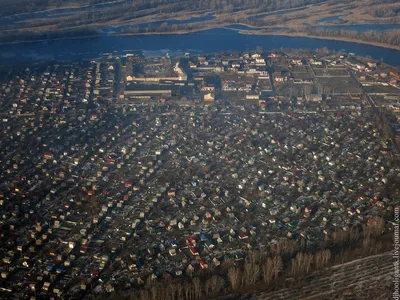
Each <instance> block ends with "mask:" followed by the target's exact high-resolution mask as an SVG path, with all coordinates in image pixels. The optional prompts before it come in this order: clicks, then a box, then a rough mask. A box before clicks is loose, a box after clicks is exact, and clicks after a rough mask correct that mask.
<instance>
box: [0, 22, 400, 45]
mask: <svg viewBox="0 0 400 300" xmlns="http://www.w3.org/2000/svg"><path fill="white" fill-rule="evenodd" d="M231 25H243V26H246V27H248V28H249V30H246V29H232V30H234V31H237V32H239V34H247V35H265V36H267V35H281V36H289V37H303V38H310V39H321V40H334V41H343V42H349V43H358V44H365V45H371V46H376V47H381V48H387V49H393V50H397V51H400V46H395V45H390V44H383V43H380V42H370V41H363V40H357V39H352V38H346V37H330V36H314V35H309V34H307V33H304V32H294V33H292V32H285V31H265V30H263V28H261V27H254V26H251V25H250V26H249V25H246V24H243V23H228V24H219V25H218V26H212V27H206V28H199V29H193V30H181V31H170V32H142V33H133V32H132V33H129V32H128V33H116V34H110V35H107V36H140V35H177V34H190V33H195V32H201V31H206V30H210V29H217V28H225V29H228V30H230V29H229V28H226V27H228V26H231ZM251 28H259V30H257V31H256V30H251ZM102 36H103V35H101V34H96V35H85V36H77V37H65V38H56V39H41V40H34V41H15V42H7V43H1V42H0V46H3V45H17V44H27V43H29V44H31V43H41V42H51V41H57V40H73V39H84V38H99V37H102Z"/></svg>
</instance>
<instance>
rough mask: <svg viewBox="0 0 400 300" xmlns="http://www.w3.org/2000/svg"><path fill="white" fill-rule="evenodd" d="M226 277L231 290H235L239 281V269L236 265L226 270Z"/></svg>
mask: <svg viewBox="0 0 400 300" xmlns="http://www.w3.org/2000/svg"><path fill="white" fill-rule="evenodd" d="M228 279H229V282H230V283H231V287H232V290H234V291H236V290H237V289H238V288H239V283H240V270H239V269H238V268H236V267H231V268H229V270H228Z"/></svg>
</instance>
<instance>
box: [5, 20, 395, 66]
mask: <svg viewBox="0 0 400 300" xmlns="http://www.w3.org/2000/svg"><path fill="white" fill-rule="evenodd" d="M257 46H262V47H263V48H264V50H266V51H269V50H274V49H280V48H281V47H282V48H307V49H317V48H322V47H327V48H328V49H330V50H335V51H339V50H344V51H346V52H353V53H356V55H360V56H371V57H372V58H374V59H377V60H379V59H381V58H382V59H383V60H384V62H386V63H388V64H391V65H397V66H400V51H397V50H393V49H389V48H382V47H377V46H372V45H366V44H360V43H354V42H344V41H333V40H324V39H314V38H306V37H289V36H279V35H246V34H240V33H239V32H238V31H237V30H232V29H224V28H214V29H210V30H204V31H200V32H193V33H187V34H164V35H137V36H110V35H108V36H107V35H105V36H100V37H95V38H82V39H69V40H54V41H45V42H34V43H23V44H9V45H0V60H1V61H0V65H3V66H5V65H13V64H16V63H32V62H38V61H43V60H59V61H71V60H76V59H92V58H95V57H98V56H99V55H101V54H103V53H108V52H113V53H121V54H123V53H129V52H131V53H132V52H138V51H141V50H143V52H144V54H145V55H158V54H164V53H166V52H168V53H170V54H171V55H174V54H182V53H185V52H191V53H212V52H220V51H229V50H231V51H235V50H236V51H242V50H246V49H255V48H256V47H257Z"/></svg>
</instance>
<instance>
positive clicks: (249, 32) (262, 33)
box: [239, 30, 400, 51]
mask: <svg viewBox="0 0 400 300" xmlns="http://www.w3.org/2000/svg"><path fill="white" fill-rule="evenodd" d="M260 31H261V32H260ZM260 31H252V30H241V31H239V33H240V34H249V35H283V36H291V37H306V38H312V39H321V40H333V41H342V42H349V43H358V44H365V45H371V46H376V47H381V48H387V49H393V50H398V51H400V46H395V45H390V44H383V43H380V42H372V41H371V42H370V41H363V40H357V39H352V38H346V37H343V38H338V37H330V36H318V35H309V34H307V33H302V32H294V33H291V32H284V31H283V32H281V31H271V32H262V30H260Z"/></svg>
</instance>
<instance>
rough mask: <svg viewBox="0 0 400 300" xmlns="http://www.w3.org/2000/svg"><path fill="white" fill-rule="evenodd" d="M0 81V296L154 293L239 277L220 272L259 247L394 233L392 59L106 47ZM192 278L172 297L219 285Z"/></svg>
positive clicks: (397, 142)
mask: <svg viewBox="0 0 400 300" xmlns="http://www.w3.org/2000/svg"><path fill="white" fill-rule="evenodd" d="M0 85H1V89H0V130H1V135H0V145H1V147H0V162H1V164H0V228H1V230H0V245H1V246H0V274H1V278H0V298H1V299H3V298H4V299H32V300H33V299H95V298H99V297H100V298H103V299H111V295H115V293H116V292H121V291H125V292H126V293H128V292H129V293H130V292H132V293H134V292H135V291H140V294H138V295H139V296H138V298H137V299H164V298H161V297H156V296H154V294H152V293H153V291H152V290H151V287H152V284H153V285H154V284H155V283H156V282H161V281H167V282H177V281H187V280H192V279H193V278H204V277H205V274H208V276H211V275H215V276H216V277H212V278H222V279H223V280H225V279H224V278H229V279H227V280H226V281H225V283H223V284H222V285H224V284H227V285H229V288H232V289H235V288H237V286H235V284H234V281H233V280H232V276H231V273H229V274H228V273H224V271H223V270H224V269H228V267H230V266H232V265H240V264H242V263H244V262H246V261H247V256H248V253H249V251H252V250H254V249H258V250H259V251H261V252H265V253H267V252H268V253H270V252H269V251H270V249H276V248H277V247H278V246H277V245H282V241H286V242H285V243H287V241H289V242H292V243H294V244H300V243H302V245H303V246H304V245H306V246H305V247H308V248H309V249H317V248H318V247H320V245H321V243H323V242H324V241H326V240H328V239H329V238H330V237H331V236H332V235H335V234H336V233H337V232H351V230H352V228H355V227H357V226H358V227H360V228H361V227H362V228H366V227H368V226H372V225H370V224H372V223H378V222H383V224H382V230H381V232H388V231H390V230H392V228H391V221H390V220H391V217H392V216H393V210H394V208H395V205H396V203H397V202H398V201H399V200H398V199H399V197H400V184H399V182H400V164H399V151H400V125H399V124H400V123H399V121H400V68H396V67H393V66H390V65H387V64H385V63H383V62H381V61H374V60H372V59H370V58H364V57H358V56H356V55H355V54H352V53H344V52H343V53H329V52H328V51H326V50H324V49H321V50H319V51H317V52H310V51H306V50H287V51H286V50H281V51H276V52H263V51H262V49H258V50H257V51H249V52H243V53H218V54H209V55H196V56H193V55H192V54H191V53H185V54H184V55H181V56H179V57H172V56H171V57H170V56H169V55H168V54H165V55H164V56H159V57H145V56H143V55H137V54H129V53H124V54H113V53H105V54H103V56H101V57H99V58H96V59H93V60H92V61H76V62H68V63H67V62H52V63H40V64H36V65H32V66H24V67H23V68H22V67H21V68H15V69H13V70H10V71H8V72H5V73H4V75H3V76H2V78H1V79H0ZM292 268H293V267H292ZM245 270H246V268H245ZM277 273H279V270H278V271H277ZM227 274H228V275H227ZM257 274H258V275H257V276H259V277H260V278H262V277H263V276H266V274H265V272H264V273H263V272H262V271H260V272H259V273H257ZM255 281H256V279H254V282H255ZM196 284H197V281H196V282H195V280H193V284H192V287H193V289H192V291H190V290H189V289H188V290H186V289H182V290H179V289H176V290H174V291H173V292H174V293H176V294H174V296H173V297H171V298H168V299H197V298H201V297H202V296H205V295H211V294H206V292H205V293H202V292H201V291H200V292H199V290H198V287H197V286H196ZM207 284H208V283H206V284H204V286H205V287H207ZM230 285H232V286H230ZM213 286H214V285H210V288H209V289H207V293H208V292H209V293H215V294H218V292H221V291H223V288H218V289H217V288H215V289H213ZM215 286H217V284H215ZM210 291H211V292H210ZM179 293H181V294H179ZM151 295H152V297H153V298H152V297H150V296H151ZM179 295H181V296H182V297H181V296H179ZM132 299H136V298H132ZM165 299H167V298H165Z"/></svg>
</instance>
